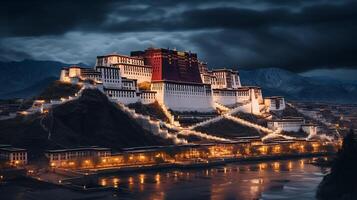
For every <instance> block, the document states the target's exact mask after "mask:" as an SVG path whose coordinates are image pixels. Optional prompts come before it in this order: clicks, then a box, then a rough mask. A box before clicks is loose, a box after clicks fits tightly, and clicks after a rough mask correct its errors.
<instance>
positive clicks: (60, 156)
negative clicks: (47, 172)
mask: <svg viewBox="0 0 357 200" xmlns="http://www.w3.org/2000/svg"><path fill="white" fill-rule="evenodd" d="M45 155H46V157H47V158H48V159H49V163H50V166H51V167H61V166H64V165H68V164H69V163H68V161H73V160H77V159H89V158H96V157H97V158H100V157H108V156H110V155H111V149H110V148H102V147H95V146H94V147H81V148H74V149H58V150H47V151H46V153H45Z"/></svg>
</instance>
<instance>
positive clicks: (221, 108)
mask: <svg viewBox="0 0 357 200" xmlns="http://www.w3.org/2000/svg"><path fill="white" fill-rule="evenodd" d="M213 105H214V107H215V109H216V110H217V109H218V110H221V111H223V112H228V111H229V110H230V108H228V107H227V106H225V105H223V104H220V103H218V102H214V104H213Z"/></svg>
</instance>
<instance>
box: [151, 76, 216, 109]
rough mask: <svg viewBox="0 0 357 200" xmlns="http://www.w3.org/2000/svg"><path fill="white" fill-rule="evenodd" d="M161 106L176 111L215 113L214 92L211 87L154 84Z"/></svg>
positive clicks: (164, 83) (160, 82)
mask: <svg viewBox="0 0 357 200" xmlns="http://www.w3.org/2000/svg"><path fill="white" fill-rule="evenodd" d="M151 90H152V91H155V92H156V99H157V101H158V102H159V103H160V104H165V106H166V107H168V108H169V109H172V110H175V111H199V112H211V111H213V109H214V108H213V104H212V92H211V88H210V86H209V85H205V84H185V83H177V82H168V81H158V82H152V84H151Z"/></svg>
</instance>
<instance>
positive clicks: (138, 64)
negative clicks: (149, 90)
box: [96, 54, 152, 83]
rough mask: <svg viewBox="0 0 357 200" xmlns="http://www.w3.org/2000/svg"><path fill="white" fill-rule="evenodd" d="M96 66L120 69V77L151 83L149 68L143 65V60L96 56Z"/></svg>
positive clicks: (127, 57) (130, 57) (115, 55)
mask: <svg viewBox="0 0 357 200" xmlns="http://www.w3.org/2000/svg"><path fill="white" fill-rule="evenodd" d="M96 66H104V67H115V68H118V69H120V70H119V71H120V76H121V77H126V78H128V79H136V80H137V82H138V83H142V82H150V81H151V74H152V70H151V66H150V65H145V64H144V59H143V58H139V57H133V56H125V55H120V54H108V55H105V56H97V61H96Z"/></svg>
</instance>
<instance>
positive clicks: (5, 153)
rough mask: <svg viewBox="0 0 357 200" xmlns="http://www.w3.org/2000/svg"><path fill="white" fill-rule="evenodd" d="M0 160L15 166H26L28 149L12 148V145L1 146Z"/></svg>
mask: <svg viewBox="0 0 357 200" xmlns="http://www.w3.org/2000/svg"><path fill="white" fill-rule="evenodd" d="M0 159H1V160H4V161H5V162H6V163H8V164H9V165H13V166H21V165H26V164H27V151H26V149H20V148H15V147H11V146H10V145H1V146H0Z"/></svg>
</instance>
